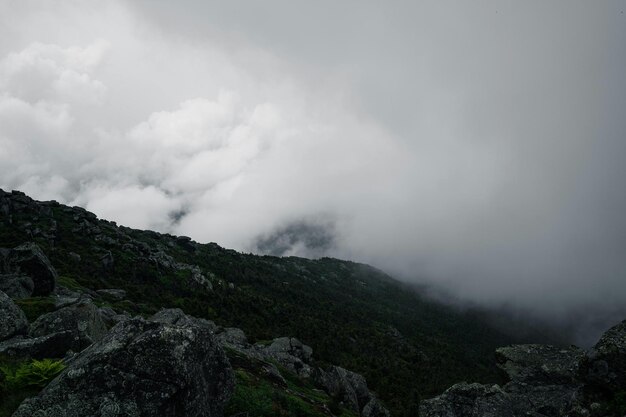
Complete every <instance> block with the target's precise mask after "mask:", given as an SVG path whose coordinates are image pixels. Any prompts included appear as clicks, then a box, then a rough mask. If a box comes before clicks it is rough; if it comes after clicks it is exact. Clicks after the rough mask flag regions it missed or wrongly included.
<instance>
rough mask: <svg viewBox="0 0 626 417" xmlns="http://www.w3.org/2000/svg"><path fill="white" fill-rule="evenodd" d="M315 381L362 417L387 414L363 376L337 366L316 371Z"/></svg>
mask: <svg viewBox="0 0 626 417" xmlns="http://www.w3.org/2000/svg"><path fill="white" fill-rule="evenodd" d="M315 379H316V381H317V382H318V384H320V386H322V387H323V388H324V390H325V391H326V392H327V393H328V394H329V395H330V396H331V397H333V398H336V399H337V400H339V402H340V404H342V405H344V406H345V407H346V408H348V409H349V410H352V411H353V412H355V413H357V414H358V415H361V416H363V417H365V416H368V417H384V416H389V412H388V411H387V410H386V409H385V408H384V407H383V406H382V404H380V402H379V401H378V400H377V399H376V397H375V396H374V395H373V394H372V393H371V392H370V390H369V389H368V388H367V382H366V381H365V378H363V376H361V375H359V374H357V373H355V372H352V371H348V370H347V369H344V368H341V367H339V366H331V367H330V368H329V369H328V370H326V371H325V370H323V369H317V370H316V373H315Z"/></svg>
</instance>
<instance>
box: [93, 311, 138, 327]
mask: <svg viewBox="0 0 626 417" xmlns="http://www.w3.org/2000/svg"><path fill="white" fill-rule="evenodd" d="M98 310H99V311H100V316H101V317H102V321H103V322H104V324H105V325H106V326H107V327H113V326H115V325H116V324H117V323H119V322H120V321H124V320H128V319H129V318H130V315H128V314H126V313H118V312H116V311H115V310H113V309H112V308H111V307H100V308H99V309H98Z"/></svg>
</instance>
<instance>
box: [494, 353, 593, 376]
mask: <svg viewBox="0 0 626 417" xmlns="http://www.w3.org/2000/svg"><path fill="white" fill-rule="evenodd" d="M584 356H585V352H584V351H583V350H582V349H580V348H578V347H576V346H571V347H568V348H558V347H555V346H549V345H514V346H507V347H502V348H499V349H497V350H496V361H497V364H498V367H499V368H500V369H502V370H503V371H504V372H506V374H507V375H508V377H509V378H510V379H511V380H512V381H517V382H526V383H540V384H569V383H573V382H574V381H575V380H576V378H577V377H578V375H579V372H580V362H581V360H582V358H583V357H584Z"/></svg>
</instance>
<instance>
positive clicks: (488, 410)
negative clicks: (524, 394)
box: [419, 382, 516, 417]
mask: <svg viewBox="0 0 626 417" xmlns="http://www.w3.org/2000/svg"><path fill="white" fill-rule="evenodd" d="M419 415H420V417H479V416H480V417H514V416H516V414H514V412H513V407H512V404H511V401H510V399H509V395H508V394H507V393H506V392H504V391H503V390H502V388H500V387H499V386H497V385H493V386H490V385H482V384H476V383H474V384H468V383H465V382H463V383H460V384H456V385H453V386H452V387H450V388H448V390H447V391H446V392H444V393H443V394H441V395H440V396H438V397H435V398H433V399H430V400H425V401H422V403H421V404H420V413H419Z"/></svg>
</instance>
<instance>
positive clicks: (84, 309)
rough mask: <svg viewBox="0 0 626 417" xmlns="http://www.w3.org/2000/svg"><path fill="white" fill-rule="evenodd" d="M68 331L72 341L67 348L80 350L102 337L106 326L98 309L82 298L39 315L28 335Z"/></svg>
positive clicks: (38, 335)
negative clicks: (70, 333) (71, 335)
mask: <svg viewBox="0 0 626 417" xmlns="http://www.w3.org/2000/svg"><path fill="white" fill-rule="evenodd" d="M64 331H70V332H72V334H73V336H74V337H73V342H72V344H71V345H70V346H67V350H70V349H71V350H74V351H77V352H78V351H81V350H83V349H84V348H86V347H87V346H89V345H90V344H92V343H94V342H97V341H98V340H100V339H102V338H103V337H104V335H105V334H106V332H107V328H106V326H105V324H104V322H103V320H102V316H101V315H100V311H99V310H98V307H96V306H95V305H94V304H93V303H92V302H91V300H89V299H83V300H81V301H79V302H77V303H75V304H70V305H68V306H67V307H63V308H61V309H59V310H56V311H53V312H51V313H47V314H44V315H42V316H40V317H39V318H38V319H37V320H35V321H34V322H33V324H32V325H31V328H30V332H29V335H30V336H31V337H41V336H45V335H48V334H52V333H59V332H64Z"/></svg>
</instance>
